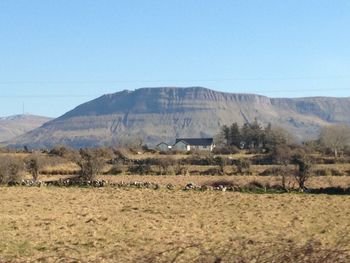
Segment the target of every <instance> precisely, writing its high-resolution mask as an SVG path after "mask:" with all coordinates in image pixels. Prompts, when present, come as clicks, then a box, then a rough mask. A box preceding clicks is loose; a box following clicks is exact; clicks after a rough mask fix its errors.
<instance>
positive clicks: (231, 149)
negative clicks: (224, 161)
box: [212, 146, 239, 155]
mask: <svg viewBox="0 0 350 263" xmlns="http://www.w3.org/2000/svg"><path fill="white" fill-rule="evenodd" d="M212 153H213V154H223V155H225V154H236V153H239V149H238V148H237V147H236V146H225V147H216V148H214V149H213V151H212Z"/></svg>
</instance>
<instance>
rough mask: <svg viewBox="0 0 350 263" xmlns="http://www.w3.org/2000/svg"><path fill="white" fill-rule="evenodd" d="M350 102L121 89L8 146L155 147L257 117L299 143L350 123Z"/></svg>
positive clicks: (172, 89) (169, 89)
mask: <svg viewBox="0 0 350 263" xmlns="http://www.w3.org/2000/svg"><path fill="white" fill-rule="evenodd" d="M348 112H350V98H349V97H346V98H336V97H304V98H269V97H267V96H263V95H257V94H245V93H228V92H221V91H214V90H211V89H207V88H202V87H189V88H177V87H161V88H141V89H136V90H134V91H128V90H123V91H120V92H116V93H111V94H105V95H102V96H100V97H98V98H96V99H94V100H92V101H89V102H86V103H83V104H81V105H79V106H77V107H76V108H74V109H73V110H71V111H68V112H67V113H65V114H63V115H62V116H60V117H58V118H56V119H54V120H51V121H49V122H47V123H45V124H44V125H43V126H42V127H40V128H37V129H35V130H34V131H31V132H29V133H27V134H25V135H23V136H20V137H18V138H17V139H16V140H13V141H10V142H9V144H10V145H14V146H22V145H28V146H31V147H52V146H54V145H57V144H68V145H70V146H73V147H84V146H100V145H111V144H118V143H121V142H123V141H128V140H129V141H132V140H135V138H140V139H142V140H143V141H144V142H145V143H148V144H151V145H154V144H156V143H157V142H160V141H173V140H175V138H176V137H208V136H214V135H215V134H217V133H218V132H219V129H220V126H222V125H224V124H226V125H229V124H231V123H232V122H238V123H239V124H241V125H242V124H243V123H244V122H251V121H253V120H254V119H255V118H256V119H257V120H258V121H259V122H261V123H262V124H263V125H267V123H272V124H273V125H278V126H281V127H283V128H285V129H287V130H288V131H290V132H291V133H293V134H295V135H296V137H297V138H298V139H299V140H304V139H311V138H315V137H317V135H318V133H319V131H320V128H321V127H322V126H324V125H329V124H332V123H346V124H350V116H349V114H348Z"/></svg>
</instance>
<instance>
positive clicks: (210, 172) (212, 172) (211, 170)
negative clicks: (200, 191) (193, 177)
mask: <svg viewBox="0 0 350 263" xmlns="http://www.w3.org/2000/svg"><path fill="white" fill-rule="evenodd" d="M199 174H200V175H223V172H222V170H221V169H220V168H215V167H214V168H209V169H207V170H205V171H201V172H200V173H199Z"/></svg>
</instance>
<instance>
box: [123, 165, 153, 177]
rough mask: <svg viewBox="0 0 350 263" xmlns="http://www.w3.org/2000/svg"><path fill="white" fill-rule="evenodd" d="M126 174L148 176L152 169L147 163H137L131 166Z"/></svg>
mask: <svg viewBox="0 0 350 263" xmlns="http://www.w3.org/2000/svg"><path fill="white" fill-rule="evenodd" d="M128 172H129V173H130V174H132V175H150V174H152V173H153V171H152V167H151V165H150V164H148V163H138V164H134V165H131V166H130V167H129V168H128Z"/></svg>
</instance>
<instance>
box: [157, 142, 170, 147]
mask: <svg viewBox="0 0 350 263" xmlns="http://www.w3.org/2000/svg"><path fill="white" fill-rule="evenodd" d="M162 144H165V145H166V146H169V144H167V143H166V142H161V143H158V144H157V145H156V146H159V145H162Z"/></svg>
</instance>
